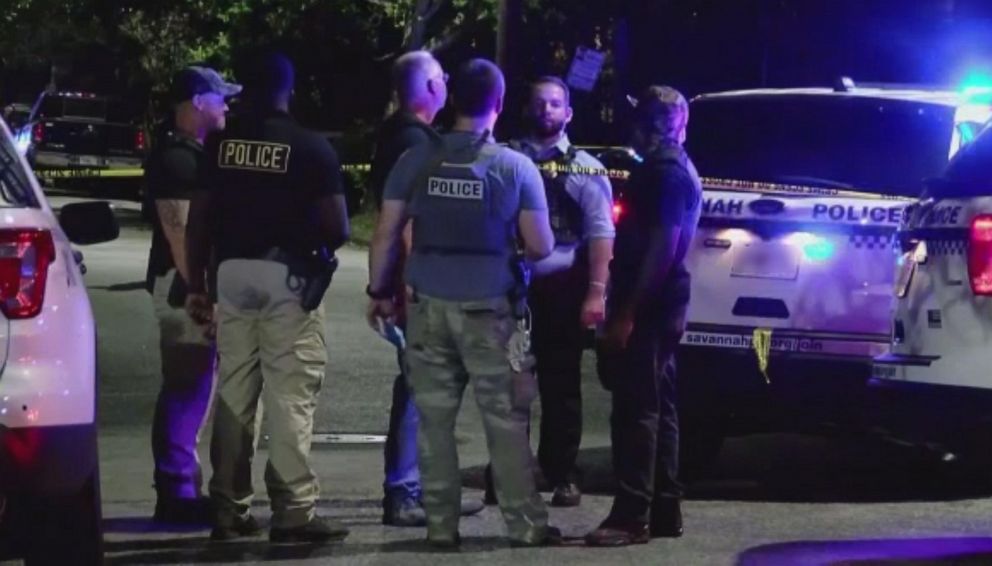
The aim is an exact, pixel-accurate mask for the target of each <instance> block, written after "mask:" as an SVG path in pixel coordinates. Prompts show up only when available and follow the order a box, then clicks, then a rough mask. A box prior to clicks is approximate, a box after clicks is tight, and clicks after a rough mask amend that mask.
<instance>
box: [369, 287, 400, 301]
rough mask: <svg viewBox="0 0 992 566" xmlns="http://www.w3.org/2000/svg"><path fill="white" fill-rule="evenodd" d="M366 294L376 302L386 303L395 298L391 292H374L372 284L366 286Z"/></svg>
mask: <svg viewBox="0 0 992 566" xmlns="http://www.w3.org/2000/svg"><path fill="white" fill-rule="evenodd" d="M365 294H366V295H368V296H369V298H370V299H372V300H375V301H384V300H386V299H392V298H393V293H392V292H390V291H373V290H372V286H371V284H369V285H366V286H365Z"/></svg>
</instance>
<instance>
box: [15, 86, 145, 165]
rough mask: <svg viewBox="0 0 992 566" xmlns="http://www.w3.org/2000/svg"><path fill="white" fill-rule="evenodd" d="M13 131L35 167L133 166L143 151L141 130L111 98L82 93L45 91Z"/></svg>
mask: <svg viewBox="0 0 992 566" xmlns="http://www.w3.org/2000/svg"><path fill="white" fill-rule="evenodd" d="M21 128H22V129H21V131H20V132H19V135H18V136H17V137H18V138H19V139H22V140H25V141H26V142H27V143H26V148H27V150H26V153H27V156H28V160H29V162H30V163H31V165H32V167H34V168H35V169H36V170H46V169H49V170H52V169H54V170H63V171H64V170H69V171H67V173H72V172H77V173H79V174H78V175H69V174H67V175H66V176H68V177H76V176H79V177H86V176H88V175H86V174H85V173H91V174H92V173H93V172H95V171H101V170H115V169H136V168H140V167H141V163H142V161H143V159H144V156H145V149H146V139H145V132H144V130H143V129H142V128H141V126H140V125H137V124H135V123H134V122H133V121H132V120H130V119H129V118H128V115H127V112H126V111H125V105H124V104H122V103H121V102H120V101H119V100H117V99H115V98H111V97H105V96H100V95H95V94H91V93H82V92H52V93H49V92H46V93H43V94H42V95H41V96H40V97H39V98H38V101H37V102H36V103H35V105H34V106H33V107H32V109H31V115H30V117H29V118H28V121H27V123H26V124H24V125H23V126H22V127H21Z"/></svg>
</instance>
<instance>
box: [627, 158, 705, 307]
mask: <svg viewBox="0 0 992 566" xmlns="http://www.w3.org/2000/svg"><path fill="white" fill-rule="evenodd" d="M673 155H675V156H681V157H683V158H684V162H683V163H684V165H683V164H680V163H679V162H678V161H679V159H673V158H672V157H673ZM644 158H645V159H644V162H643V163H642V164H641V165H639V166H637V167H636V168H635V169H634V170H633V171H632V172H631V175H630V179H629V181H628V183H627V191H626V196H625V199H626V202H625V203H624V204H625V206H624V216H622V217H621V219H620V222H619V223H618V225H617V238H616V242H615V244H614V247H613V256H614V260H613V262H612V263H611V266H610V280H611V282H612V287H613V291H611V293H616V294H617V295H618V296H625V295H626V294H627V293H629V292H630V290H631V289H632V286H633V285H634V284H635V282H636V278H637V276H638V274H639V273H640V269H641V264H642V262H643V259H644V257H645V255H647V253H648V246H649V239H650V235H651V233H652V231H653V230H654V229H655V228H663V227H674V226H679V227H680V228H681V231H680V235H679V242H678V244H677V246H676V250H675V259H674V262H673V264H672V266H671V269H670V271H669V273H668V276H667V278H666V280H665V282H664V283H663V286H662V288H660V289H656V290H653V291H652V295H653V298H655V299H658V300H660V301H663V302H665V303H666V304H684V303H685V302H688V300H689V283H690V281H689V271H688V270H687V269H686V267H685V263H684V260H685V256H686V254H687V253H688V251H689V245H690V244H691V243H692V239H693V237H694V236H695V234H696V227H697V225H698V224H699V216H700V213H701V211H702V185H701V183H700V181H699V174H698V172H697V171H696V168H695V166H694V165H693V163H692V160H691V159H689V156H688V155H686V154H685V153H684V150H682V149H681V148H680V147H674V146H673V147H668V148H665V149H664V150H663V151H655V152H652V153H649V154H647V155H645V156H644Z"/></svg>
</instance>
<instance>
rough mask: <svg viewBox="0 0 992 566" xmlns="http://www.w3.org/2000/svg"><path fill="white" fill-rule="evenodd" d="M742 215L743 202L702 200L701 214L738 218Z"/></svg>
mask: <svg viewBox="0 0 992 566" xmlns="http://www.w3.org/2000/svg"><path fill="white" fill-rule="evenodd" d="M743 213H744V201H743V200H735V199H730V200H724V199H711V198H708V199H703V214H724V215H727V216H740V215H741V214H743Z"/></svg>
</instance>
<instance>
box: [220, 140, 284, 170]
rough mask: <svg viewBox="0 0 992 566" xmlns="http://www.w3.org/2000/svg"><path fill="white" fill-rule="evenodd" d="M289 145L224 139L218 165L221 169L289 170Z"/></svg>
mask: <svg viewBox="0 0 992 566" xmlns="http://www.w3.org/2000/svg"><path fill="white" fill-rule="evenodd" d="M290 149H291V148H290V147H289V146H288V145H285V144H281V143H269V142H259V141H248V140H224V141H222V142H221V144H220V155H219V156H218V163H217V165H218V166H219V167H220V168H221V169H244V170H246V171H259V172H263V173H285V172H286V171H288V170H289V150H290Z"/></svg>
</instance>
